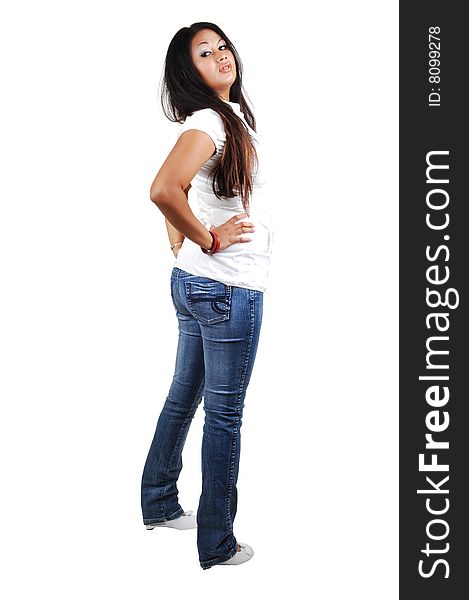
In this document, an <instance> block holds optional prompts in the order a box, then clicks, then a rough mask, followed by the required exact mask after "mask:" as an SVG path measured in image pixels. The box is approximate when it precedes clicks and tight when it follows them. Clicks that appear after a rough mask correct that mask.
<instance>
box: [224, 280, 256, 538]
mask: <svg viewBox="0 0 469 600" xmlns="http://www.w3.org/2000/svg"><path fill="white" fill-rule="evenodd" d="M249 315H250V318H249V333H248V345H247V349H246V355H245V360H244V365H243V369H242V371H241V381H240V385H239V386H238V397H237V399H236V410H237V412H238V413H240V405H241V402H240V398H241V395H242V394H243V388H244V382H245V381H246V373H247V370H248V364H249V358H250V355H251V349H252V339H253V337H254V320H255V313H254V298H253V294H252V292H251V291H249ZM240 420H241V417H238V420H237V423H238V425H239V422H240ZM239 431H240V427H239V426H238V427H237V433H236V434H235V435H233V438H232V439H233V442H232V446H231V448H232V452H231V456H230V468H229V471H228V489H227V494H226V501H227V502H226V507H225V510H226V526H227V527H229V524H230V506H231V493H232V490H233V487H234V460H233V459H234V447H235V443H239V440H238V436H239Z"/></svg>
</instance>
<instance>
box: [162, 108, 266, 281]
mask: <svg viewBox="0 0 469 600" xmlns="http://www.w3.org/2000/svg"><path fill="white" fill-rule="evenodd" d="M225 102H226V100H225ZM229 104H230V105H231V107H232V108H233V111H234V112H235V114H237V115H238V116H239V117H241V118H242V119H243V121H244V122H245V123H246V125H247V126H248V130H249V133H250V134H251V135H252V137H253V139H254V145H255V148H256V152H257V156H258V161H259V165H258V167H257V166H256V164H255V165H254V176H253V192H252V195H251V196H250V198H249V209H248V214H249V216H248V217H245V218H244V219H240V221H249V222H251V223H253V224H254V225H255V231H254V232H250V233H245V234H243V237H246V238H250V239H251V241H249V242H237V243H235V244H232V245H231V246H229V247H228V248H225V249H224V250H219V251H218V252H216V253H215V254H214V255H213V256H212V255H210V254H205V253H204V252H202V250H201V248H200V246H199V245H197V244H195V243H194V242H192V241H191V240H190V239H189V238H185V239H184V241H183V243H182V246H181V247H180V249H179V253H178V255H177V257H176V260H175V262H174V265H173V266H175V267H179V268H180V269H182V270H183V271H187V272H188V273H191V274H192V275H200V276H202V277H209V278H211V279H215V280H217V281H220V282H222V283H225V284H227V285H233V286H238V287H243V288H250V289H254V290H259V291H261V292H265V291H266V290H267V287H268V276H269V268H270V263H271V254H272V244H273V236H274V231H273V220H272V210H271V202H269V198H268V197H267V196H268V195H267V194H266V193H265V190H264V189H263V186H264V184H265V183H266V181H267V179H266V176H265V169H264V173H261V168H262V165H263V164H264V161H263V156H262V147H261V137H260V135H259V133H256V132H255V131H253V130H252V129H251V128H250V127H249V125H248V123H247V121H246V120H245V119H244V114H243V113H242V112H241V109H240V105H239V103H237V102H229ZM188 129H199V130H201V131H204V132H206V133H207V134H208V135H209V136H210V137H211V138H212V140H213V142H214V144H215V146H216V148H217V151H216V153H215V154H214V155H213V156H212V157H211V158H209V160H208V161H207V162H206V163H205V164H204V165H203V166H202V167H201V169H200V170H199V172H198V173H197V174H196V175H195V177H194V179H193V180H192V182H191V185H192V187H191V189H190V191H189V197H188V198H189V206H190V208H191V210H192V212H193V213H194V215H195V216H196V217H197V218H198V219H199V221H201V222H202V223H203V224H204V226H205V227H206V228H207V230H209V229H210V226H211V225H212V224H213V225H215V226H216V227H218V226H219V225H222V224H223V223H225V222H226V221H227V220H228V219H230V218H231V217H233V215H236V214H241V213H243V212H245V211H244V209H243V203H242V200H241V197H240V196H235V197H233V198H223V197H222V198H223V199H222V200H220V199H218V198H217V197H216V196H215V194H214V193H213V187H212V181H213V179H212V178H211V177H210V178H209V176H208V173H209V172H210V170H211V168H212V167H213V165H214V164H216V162H218V161H219V159H220V156H221V153H222V151H223V147H224V145H225V140H226V135H225V128H224V125H223V121H222V119H221V117H220V115H219V114H218V113H217V112H216V111H215V110H213V109H211V108H204V109H201V110H197V111H195V112H194V113H193V114H192V115H190V116H189V117H187V118H186V120H185V122H184V123H183V124H182V125H181V127H180V130H179V133H178V137H179V136H180V135H181V134H182V133H183V132H184V131H187V130H188ZM192 190H194V192H195V193H194V194H193V193H192Z"/></svg>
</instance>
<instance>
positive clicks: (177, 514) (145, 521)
mask: <svg viewBox="0 0 469 600" xmlns="http://www.w3.org/2000/svg"><path fill="white" fill-rule="evenodd" d="M183 514H184V510H183V509H182V508H179V509H178V510H177V511H176V512H174V513H172V514H170V515H169V516H168V517H163V518H161V519H143V524H144V525H155V524H156V523H164V522H165V521H173V520H174V519H177V518H178V517H180V516H181V515H183Z"/></svg>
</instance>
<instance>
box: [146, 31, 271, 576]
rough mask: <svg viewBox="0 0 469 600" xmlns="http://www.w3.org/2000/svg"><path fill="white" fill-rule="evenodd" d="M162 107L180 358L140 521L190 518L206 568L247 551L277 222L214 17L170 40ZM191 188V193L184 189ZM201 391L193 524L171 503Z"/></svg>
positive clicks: (156, 188) (164, 194) (237, 68)
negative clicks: (246, 438)
mask: <svg viewBox="0 0 469 600" xmlns="http://www.w3.org/2000/svg"><path fill="white" fill-rule="evenodd" d="M162 105H163V110H164V112H165V115H166V116H167V117H168V118H169V119H170V120H172V121H177V122H179V123H182V125H181V127H180V130H179V134H178V139H177V142H176V144H175V146H174V148H173V149H172V150H171V152H170V153H169V155H168V157H167V158H166V160H165V161H164V163H163V165H162V166H161V168H160V170H159V171H158V173H157V175H156V177H155V180H154V181H153V184H152V186H151V190H150V196H151V200H152V201H153V202H154V203H155V204H156V206H157V207H158V208H159V210H160V211H161V212H162V213H163V215H164V217H165V219H166V226H167V230H168V236H169V245H170V247H171V249H172V251H173V252H174V254H175V256H176V260H175V262H174V265H173V270H172V273H171V297H172V301H173V304H174V308H175V311H176V316H177V319H178V328H179V341H178V349H177V356H176V366H175V372H174V375H173V380H172V383H171V386H170V389H169V393H168V396H167V398H166V402H165V404H164V406H163V409H162V411H161V414H160V416H159V419H158V423H157V426H156V430H155V434H154V437H153V441H152V444H151V446H150V450H149V452H148V457H147V460H146V463H145V467H144V471H143V475H142V496H141V498H142V512H143V523H144V525H146V527H147V529H153V528H155V527H158V526H166V527H173V528H177V529H189V528H192V527H196V526H197V547H198V552H199V562H200V565H201V567H202V568H203V569H209V568H210V567H213V566H215V565H219V564H220V565H236V564H241V563H243V562H246V561H247V560H249V559H250V558H251V557H252V556H253V550H252V548H251V547H250V546H249V545H248V544H245V543H242V542H240V543H237V540H236V537H235V535H234V533H233V522H234V519H235V516H236V508H237V499H238V496H237V487H236V482H237V479H238V468H239V460H240V443H241V433H240V429H241V422H242V415H243V408H244V399H245V395H246V389H247V387H248V384H249V380H250V377H251V373H252V369H253V365H254V359H255V356H256V351H257V347H258V341H259V334H260V328H261V322H262V308H263V295H264V292H265V291H266V289H267V281H268V274H269V266H270V259H271V253H272V241H273V230H272V221H271V217H272V215H271V210H270V203H269V201H268V198H267V197H266V194H265V193H264V192H263V189H262V188H263V185H264V183H265V181H266V179H265V176H263V175H262V174H261V170H260V167H261V163H262V160H261V151H262V150H261V145H260V138H259V135H258V134H257V132H256V123H255V119H254V115H253V113H252V112H251V110H250V108H249V106H248V105H247V102H246V100H245V97H244V95H243V87H242V64H241V60H240V58H239V56H238V53H237V52H236V49H235V47H234V46H233V44H232V42H231V41H230V40H229V39H228V37H227V36H226V35H225V34H224V32H223V31H222V30H221V29H220V28H219V27H218V26H217V25H215V24H214V23H207V22H201V23H194V24H192V25H191V26H190V27H184V28H182V29H180V30H179V31H178V32H177V33H176V35H175V36H174V38H173V39H172V40H171V43H170V45H169V48H168V52H167V56H166V62H165V72H164V79H163V94H162ZM191 187H193V188H194V191H195V192H196V195H195V197H194V198H193V197H192V196H193V193H191V198H190V199H189V197H188V192H189V189H190V188H191ZM202 397H203V398H204V410H205V422H204V429H203V439H202V493H201V496H200V501H199V507H198V511H197V521H196V520H195V518H194V517H193V516H192V511H189V512H187V513H186V512H184V510H183V509H182V508H181V506H180V504H179V502H178V489H177V480H178V476H179V473H180V471H181V469H182V459H181V454H182V450H183V447H184V443H185V440H186V437H187V433H188V430H189V427H190V424H191V422H192V419H193V417H194V414H195V411H196V410H197V407H198V405H199V403H200V402H201V400H202Z"/></svg>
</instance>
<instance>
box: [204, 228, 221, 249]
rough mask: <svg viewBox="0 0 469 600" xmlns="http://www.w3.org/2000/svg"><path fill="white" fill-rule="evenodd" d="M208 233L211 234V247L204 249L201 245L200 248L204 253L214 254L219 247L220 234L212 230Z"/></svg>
mask: <svg viewBox="0 0 469 600" xmlns="http://www.w3.org/2000/svg"><path fill="white" fill-rule="evenodd" d="M209 233H210V235H211V236H212V247H211V248H210V250H206V249H205V248H202V246H201V247H200V249H201V250H202V252H203V253H204V254H215V252H218V250H219V249H220V236H219V235H218V233H215V232H214V231H209Z"/></svg>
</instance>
